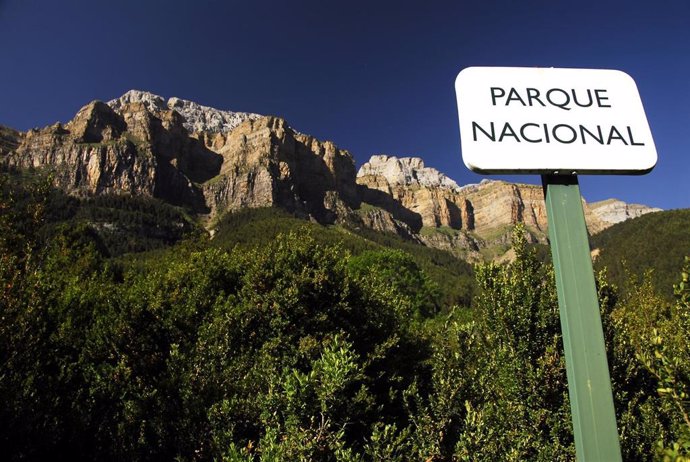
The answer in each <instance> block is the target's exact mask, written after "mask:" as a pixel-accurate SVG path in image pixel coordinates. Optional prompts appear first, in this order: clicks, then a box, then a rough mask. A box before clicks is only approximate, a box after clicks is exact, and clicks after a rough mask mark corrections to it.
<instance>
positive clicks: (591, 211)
mask: <svg viewBox="0 0 690 462" xmlns="http://www.w3.org/2000/svg"><path fill="white" fill-rule="evenodd" d="M357 183H358V184H359V185H360V194H361V197H362V200H364V201H365V202H367V203H368V204H370V205H372V206H375V207H376V208H378V209H383V210H386V211H388V212H389V213H390V214H391V215H392V216H393V217H394V218H395V219H396V220H399V221H402V222H403V223H405V224H407V225H408V226H409V227H410V228H411V229H412V230H413V231H414V232H415V233H416V234H417V235H418V236H419V239H420V240H421V241H422V242H424V243H425V244H427V245H429V246H432V247H438V248H443V249H446V250H450V251H452V252H454V253H456V254H458V255H461V256H463V257H465V258H470V259H480V258H486V257H488V258H494V257H498V256H500V254H501V253H502V252H503V251H505V250H506V249H507V247H508V244H509V243H510V233H511V230H512V228H513V227H514V225H515V224H517V223H523V224H524V225H525V228H526V230H527V231H528V233H529V236H528V237H529V239H530V240H531V241H532V242H535V243H536V242H541V243H546V242H547V217H546V207H545V203H544V193H543V190H542V188H541V186H535V185H527V184H514V183H507V182H504V181H492V180H484V181H482V182H481V183H479V184H476V185H466V186H463V187H460V186H458V185H457V183H456V182H455V181H453V180H451V179H450V178H448V177H447V176H445V175H444V174H442V173H440V172H438V171H437V170H435V169H433V168H428V167H425V166H424V162H423V161H422V159H419V158H397V157H394V156H386V155H378V156H373V157H372V158H371V159H370V160H369V161H368V162H367V163H365V164H364V165H362V167H361V168H360V170H359V172H358V174H357ZM583 206H584V210H585V217H586V221H587V225H588V227H589V230H590V233H592V234H594V233H596V232H599V231H601V230H603V229H606V228H607V227H609V226H611V225H613V224H615V223H617V222H619V221H622V220H625V219H628V218H633V217H635V216H640V215H642V214H645V213H650V212H654V211H657V210H659V209H653V208H650V207H646V206H639V205H634V204H633V205H630V204H625V203H624V202H620V201H616V200H609V201H603V202H598V203H593V204H587V203H585V202H584V201H583ZM368 213H370V214H371V213H372V212H368ZM365 216H366V214H365ZM387 225H388V224H387V223H383V224H381V223H372V224H371V226H374V227H376V226H382V230H387V231H390V229H386V226H387ZM388 227H390V226H388Z"/></svg>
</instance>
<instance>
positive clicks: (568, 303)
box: [542, 175, 621, 462]
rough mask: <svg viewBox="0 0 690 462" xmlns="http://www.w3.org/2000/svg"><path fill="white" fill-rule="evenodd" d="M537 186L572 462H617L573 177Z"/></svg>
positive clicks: (600, 333)
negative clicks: (559, 335)
mask: <svg viewBox="0 0 690 462" xmlns="http://www.w3.org/2000/svg"><path fill="white" fill-rule="evenodd" d="M542 183H543V185H544V195H545V199H546V213H547V216H548V223H549V238H550V240H551V254H552V256H553V265H554V270H555V273H556V288H557V291H558V304H559V311H560V316H561V329H562V330H563V346H564V349H565V364H566V373H567V377H568V394H569V396H570V406H571V409H572V418H573V432H574V435H575V451H576V455H577V459H578V461H580V462H585V461H587V462H589V461H605V462H609V461H620V460H621V451H620V443H619V440H618V430H617V428H616V413H615V410H614V407H613V394H612V392H611V378H610V376H609V369H608V362H607V360H606V348H605V345H604V332H603V329H602V326H601V314H600V312H599V300H598V296H597V291H596V285H595V282H594V272H593V269H592V259H591V256H590V250H589V239H588V235H587V227H586V225H585V216H584V212H583V209H582V199H581V196H580V187H579V186H578V181H577V176H575V175H569V176H557V175H545V176H543V177H542Z"/></svg>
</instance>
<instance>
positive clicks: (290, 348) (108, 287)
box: [0, 182, 690, 461]
mask: <svg viewBox="0 0 690 462" xmlns="http://www.w3.org/2000/svg"><path fill="white" fill-rule="evenodd" d="M2 186H3V188H5V189H3V191H4V192H6V193H7V194H3V196H2V198H1V200H0V211H1V212H2V214H0V313H1V315H0V361H1V362H2V369H1V372H0V396H2V397H3V399H2V400H0V453H2V454H3V457H4V458H5V459H9V460H26V459H48V458H51V459H53V458H70V459H89V460H93V459H99V460H170V459H179V460H213V459H216V460H228V461H258V460H261V461H281V460H286V461H291V460H342V461H360V460H361V461H374V460H375V461H379V460H389V461H417V460H427V461H434V460H438V461H441V460H446V461H450V460H468V461H470V460H472V461H474V460H495V459H497V458H498V459H501V460H503V459H505V460H544V461H552V460H573V458H574V448H573V437H572V430H571V424H570V412H569V403H568V394H567V386H566V379H565V369H564V364H563V355H562V352H561V338H560V329H559V321H558V307H557V302H556V298H555V290H554V283H553V274H552V268H551V267H550V265H548V264H544V263H543V262H542V261H541V260H540V259H539V258H538V257H537V256H536V254H535V252H534V251H533V250H530V249H529V248H528V246H527V245H526V243H525V239H524V238H523V237H521V236H522V235H521V234H520V232H519V231H518V232H517V233H516V240H515V242H514V244H513V246H514V249H515V253H516V259H515V261H513V262H512V263H510V264H506V265H495V264H487V265H482V266H479V267H478V268H477V270H476V279H477V286H478V292H477V294H476V296H475V297H474V300H473V304H472V319H469V320H468V319H467V312H466V310H462V309H460V308H458V307H455V308H453V307H447V306H445V307H444V305H443V303H444V302H443V300H442V297H441V295H440V292H439V291H440V287H439V284H438V283H437V282H436V281H435V280H434V279H433V278H432V277H431V276H430V275H429V274H428V273H427V271H426V270H425V267H424V265H423V264H422V263H423V261H424V260H423V259H422V260H420V259H419V257H418V256H413V255H411V254H410V253H408V252H406V251H404V250H403V249H401V248H394V249H390V248H385V247H384V246H382V245H380V244H378V243H376V242H373V241H370V242H371V243H370V244H367V246H369V245H370V246H371V247H367V248H360V249H355V248H354V247H352V246H353V244H352V242H355V240H351V241H348V239H350V238H349V237H348V236H350V234H349V233H348V231H347V230H329V231H324V232H321V231H322V228H316V230H317V231H316V232H315V231H314V228H313V227H310V226H307V227H306V228H301V229H298V230H294V229H292V228H291V227H292V226H293V222H292V221H291V219H290V218H289V217H286V218H285V220H286V222H285V223H283V225H285V226H287V227H290V228H291V229H288V230H283V231H286V232H284V233H283V234H281V235H280V236H279V237H278V238H276V239H273V240H270V241H269V242H266V240H265V239H264V240H263V241H262V242H260V243H258V244H259V245H257V244H254V241H252V233H247V234H246V236H247V238H246V240H245V241H244V242H241V241H242V240H241V239H239V237H240V236H241V235H242V233H244V232H245V231H243V230H245V229H250V228H247V227H251V226H253V225H250V224H246V225H243V226H234V227H228V228H227V229H226V230H225V231H222V232H223V233H230V234H232V233H233V232H234V238H233V239H235V242H234V243H233V241H232V239H231V237H230V236H228V235H226V236H225V237H223V235H222V234H220V235H219V236H218V237H219V238H222V239H225V241H222V240H220V239H219V241H217V242H215V243H213V241H211V242H209V241H207V240H204V239H195V238H193V239H190V240H186V241H183V242H181V243H179V244H178V245H176V246H175V247H173V248H172V249H171V250H169V251H157V252H155V253H153V254H148V256H146V257H141V258H126V259H122V258H118V259H114V258H112V257H111V256H110V255H111V254H110V250H109V248H108V247H107V246H106V245H104V242H103V239H102V236H101V234H100V233H99V232H98V230H95V229H94V227H93V226H91V225H90V223H89V222H88V221H79V220H75V221H65V222H62V224H61V225H60V226H57V227H52V228H50V227H48V228H46V226H47V225H48V224H49V223H50V220H49V217H48V215H49V211H48V210H47V209H46V206H45V204H46V203H48V202H47V201H48V200H49V199H48V197H49V196H50V194H51V192H50V188H48V187H47V186H45V184H42V183H40V182H39V183H36V184H34V185H33V186H31V187H26V188H19V189H17V188H14V187H10V186H9V185H8V184H7V183H4V184H3V185H2ZM258 213H268V212H258ZM251 222H254V223H260V222H261V220H258V221H253V220H248V221H247V223H251ZM269 223H273V225H269ZM276 223H278V224H276ZM283 225H280V224H279V220H268V221H265V222H264V223H263V224H257V225H256V226H261V227H266V226H283ZM245 226H246V227H245ZM330 232H336V233H339V234H340V235H342V236H345V237H344V238H343V239H342V241H341V242H342V243H341V244H335V243H334V242H335V241H330V240H324V235H326V233H330ZM327 239H330V238H327ZM348 242H350V244H348ZM357 242H362V241H361V239H360V240H359V241H357ZM212 243H213V244H212ZM351 247H352V248H351ZM688 264H690V263H686V267H685V269H684V271H683V273H682V280H681V282H680V283H679V284H678V285H677V286H676V288H675V293H676V298H675V299H674V301H673V302H672V303H669V302H666V301H665V299H664V298H663V297H660V296H659V295H657V294H656V292H655V291H654V289H653V286H652V285H651V283H644V284H641V285H638V286H636V287H635V288H631V289H630V290H628V291H627V292H626V295H625V296H622V297H621V296H620V295H619V294H618V292H617V291H616V289H615V288H614V287H613V286H611V285H609V284H608V283H607V282H606V281H605V278H603V277H601V278H600V281H599V290H600V299H601V307H602V316H603V320H604V326H605V334H606V340H607V348H608V356H609V362H610V366H611V370H612V380H613V388H614V395H615V403H616V411H617V416H618V423H619V429H620V434H621V445H622V449H623V453H624V458H625V460H631V461H644V460H654V459H655V458H657V459H664V458H665V460H688V459H687V457H688V453H689V452H690V422H689V421H688V414H689V413H690V410H689V409H688V393H690V375H689V372H690V371H689V369H688V364H690V351H689V348H688V342H687V332H688V328H689V327H690V325H689V321H688V319H689V317H690V315H689V313H690V289H689V287H690V280H689V276H688ZM683 457H685V458H686V459H683Z"/></svg>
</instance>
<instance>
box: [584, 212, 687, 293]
mask: <svg viewBox="0 0 690 462" xmlns="http://www.w3.org/2000/svg"><path fill="white" fill-rule="evenodd" d="M590 244H591V246H592V248H593V249H600V254H599V256H598V257H597V258H596V260H595V267H596V268H597V269H603V268H606V269H607V271H608V276H609V279H610V281H611V282H613V283H615V284H616V285H618V286H619V287H621V288H625V287H626V286H627V280H628V279H629V278H630V277H633V278H634V279H635V282H637V283H639V282H640V281H642V279H643V277H644V274H645V272H647V271H650V270H651V275H650V278H651V281H652V284H653V285H654V287H655V288H656V290H658V291H660V292H661V294H663V295H664V296H665V298H667V299H669V300H671V299H672V298H673V287H672V284H673V282H674V281H675V280H676V279H677V273H678V268H680V267H681V265H682V264H683V257H684V256H686V255H690V210H688V209H685V210H670V211H664V212H656V213H650V214H648V215H643V216H641V217H638V218H634V219H632V220H627V221H624V222H622V223H619V224H616V225H614V226H612V227H611V228H609V229H607V230H604V231H602V232H601V233H598V234H596V235H594V236H592V238H591V239H590Z"/></svg>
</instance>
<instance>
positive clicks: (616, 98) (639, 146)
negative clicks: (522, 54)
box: [455, 67, 657, 174]
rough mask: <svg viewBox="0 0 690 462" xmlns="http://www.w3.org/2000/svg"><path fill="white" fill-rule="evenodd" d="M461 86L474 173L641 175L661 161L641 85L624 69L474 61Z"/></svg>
mask: <svg viewBox="0 0 690 462" xmlns="http://www.w3.org/2000/svg"><path fill="white" fill-rule="evenodd" d="M455 91H456V93H457V98H458V114H459V116H460V137H461V147H462V158H463V161H464V162H465V165H467V167H468V168H469V169H470V170H472V171H475V172H478V173H560V174H573V173H576V174H581V173H585V174H586V173H591V174H597V173H614V174H642V173H647V172H649V171H650V170H651V169H652V168H654V165H655V164H656V160H657V153H656V148H655V146H654V140H653V139H652V133H651V131H650V129H649V123H648V122H647V117H646V116H645V113H644V108H643V107H642V101H641V100H640V95H639V93H638V91H637V86H636V85H635V82H634V81H633V79H632V78H631V77H630V76H629V75H628V74H626V73H624V72H621V71H614V70H603V69H553V68H521V67H512V68H511V67H468V68H466V69H463V70H462V71H461V72H460V74H458V77H457V79H456V80H455Z"/></svg>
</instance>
